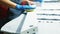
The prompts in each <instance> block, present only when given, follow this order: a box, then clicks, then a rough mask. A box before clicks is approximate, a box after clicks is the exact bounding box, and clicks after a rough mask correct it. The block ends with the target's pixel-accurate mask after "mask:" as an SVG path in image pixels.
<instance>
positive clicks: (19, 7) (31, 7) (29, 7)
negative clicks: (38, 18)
mask: <svg viewBox="0 0 60 34" xmlns="http://www.w3.org/2000/svg"><path fill="white" fill-rule="evenodd" d="M35 8H36V7H35V6H29V5H16V9H18V10H23V9H35Z"/></svg>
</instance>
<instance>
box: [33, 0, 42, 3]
mask: <svg viewBox="0 0 60 34" xmlns="http://www.w3.org/2000/svg"><path fill="white" fill-rule="evenodd" d="M34 1H35V2H40V3H42V2H43V0H34Z"/></svg>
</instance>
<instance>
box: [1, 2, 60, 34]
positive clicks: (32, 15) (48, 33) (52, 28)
mask: <svg viewBox="0 0 60 34" xmlns="http://www.w3.org/2000/svg"><path fill="white" fill-rule="evenodd" d="M43 9H46V10H43ZM47 9H54V10H47ZM56 9H60V3H44V4H43V5H42V6H41V7H40V6H38V7H37V8H36V9H35V10H34V12H29V13H28V15H27V17H26V19H25V22H24V24H23V27H22V29H21V32H22V31H25V30H27V29H30V27H29V25H34V27H35V26H37V27H38V33H37V34H60V21H53V20H37V18H50V19H53V18H56V19H60V16H43V15H37V14H38V13H39V14H60V10H56ZM18 20H20V18H19V19H18ZM15 21H16V20H15ZM15 21H14V22H15ZM17 22H18V21H17ZM52 22H53V23H52ZM11 23H12V22H11ZM18 23H19V22H18ZM15 24H16V23H15ZM16 25H17V24H16ZM10 26H11V25H10ZM14 26H15V25H14ZM14 26H13V27H14ZM9 28H10V27H9ZM16 28H17V27H15V28H13V29H12V31H13V30H14V29H16ZM1 30H5V28H3V29H1ZM8 31H9V32H10V30H9V29H8ZM13 32H16V31H13Z"/></svg>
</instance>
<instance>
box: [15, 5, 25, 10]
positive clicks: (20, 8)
mask: <svg viewBox="0 0 60 34" xmlns="http://www.w3.org/2000/svg"><path fill="white" fill-rule="evenodd" d="M16 9H18V10H22V9H24V8H23V6H22V5H19V4H17V5H16Z"/></svg>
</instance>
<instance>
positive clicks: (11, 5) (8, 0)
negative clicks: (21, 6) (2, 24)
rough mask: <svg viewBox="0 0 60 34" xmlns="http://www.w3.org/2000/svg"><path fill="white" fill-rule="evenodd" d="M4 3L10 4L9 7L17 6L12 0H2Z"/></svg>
mask: <svg viewBox="0 0 60 34" xmlns="http://www.w3.org/2000/svg"><path fill="white" fill-rule="evenodd" d="M0 2H1V3H2V4H4V5H6V6H8V7H12V8H15V7H16V5H17V4H16V3H14V2H12V1H10V0H1V1H0Z"/></svg>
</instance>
